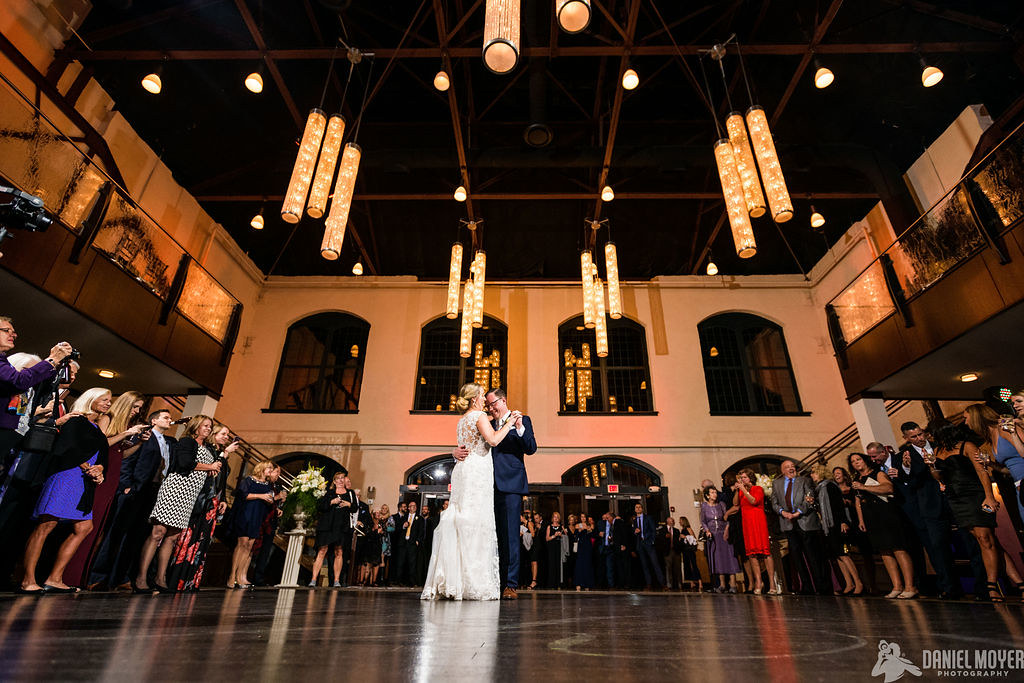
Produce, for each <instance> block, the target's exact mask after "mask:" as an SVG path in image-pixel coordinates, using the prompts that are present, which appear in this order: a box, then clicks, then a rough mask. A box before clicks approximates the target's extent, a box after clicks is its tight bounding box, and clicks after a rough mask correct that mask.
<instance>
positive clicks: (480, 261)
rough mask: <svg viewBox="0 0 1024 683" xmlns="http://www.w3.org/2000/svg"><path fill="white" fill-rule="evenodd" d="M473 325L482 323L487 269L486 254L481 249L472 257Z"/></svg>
mask: <svg viewBox="0 0 1024 683" xmlns="http://www.w3.org/2000/svg"><path fill="white" fill-rule="evenodd" d="M473 265H474V266H475V267H476V269H475V270H474V271H473V327H483V325H484V273H485V272H486V270H487V255H486V254H485V253H484V250H483V249H480V250H479V251H477V252H476V258H474V259H473Z"/></svg>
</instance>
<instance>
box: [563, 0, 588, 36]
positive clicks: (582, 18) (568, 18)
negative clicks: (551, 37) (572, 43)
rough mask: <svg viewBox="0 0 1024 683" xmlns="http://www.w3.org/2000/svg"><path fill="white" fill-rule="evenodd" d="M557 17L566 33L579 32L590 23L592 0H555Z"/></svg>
mask: <svg viewBox="0 0 1024 683" xmlns="http://www.w3.org/2000/svg"><path fill="white" fill-rule="evenodd" d="M555 18H556V19H557V20H558V25H559V26H560V27H561V28H562V30H563V31H565V32H566V33H579V32H580V31H582V30H583V29H585V28H586V27H587V24H589V23H590V0H555Z"/></svg>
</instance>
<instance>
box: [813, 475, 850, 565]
mask: <svg viewBox="0 0 1024 683" xmlns="http://www.w3.org/2000/svg"><path fill="white" fill-rule="evenodd" d="M815 491H816V494H817V496H818V501H819V503H824V502H827V503H828V508H829V512H830V513H831V516H832V526H830V527H828V528H827V529H826V528H825V520H824V518H822V522H821V528H822V530H823V531H824V532H825V550H826V552H828V556H829V559H831V560H835V559H838V558H840V557H842V556H843V555H846V554H847V553H846V536H845V535H844V534H843V532H842V531H841V527H842V524H843V523H844V522H846V506H845V505H844V503H843V492H842V491H840V490H839V487H838V486H837V485H836V484H835V483H834V482H831V481H824V482H822V483H821V484H818V485H817V486H816V487H815Z"/></svg>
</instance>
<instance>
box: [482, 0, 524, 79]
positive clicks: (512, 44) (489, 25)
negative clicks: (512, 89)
mask: <svg viewBox="0 0 1024 683" xmlns="http://www.w3.org/2000/svg"><path fill="white" fill-rule="evenodd" d="M519 14H520V9H519V0H487V6H486V9H485V10H484V51H483V58H484V65H485V66H486V67H487V68H488V69H490V70H491V71H493V72H494V73H496V74H504V73H508V72H509V71H511V70H512V69H514V68H515V66H516V62H518V61H519Z"/></svg>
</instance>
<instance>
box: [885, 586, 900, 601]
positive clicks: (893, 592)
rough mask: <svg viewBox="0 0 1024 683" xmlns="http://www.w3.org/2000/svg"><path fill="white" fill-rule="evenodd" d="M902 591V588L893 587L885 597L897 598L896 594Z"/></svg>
mask: <svg viewBox="0 0 1024 683" xmlns="http://www.w3.org/2000/svg"><path fill="white" fill-rule="evenodd" d="M902 592H903V589H902V588H893V589H892V591H891V592H889V593H887V594H886V596H885V599H886V600H892V599H893V598H895V597H896V596H898V595H899V594H900V593H902Z"/></svg>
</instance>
